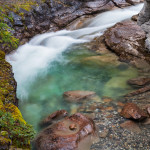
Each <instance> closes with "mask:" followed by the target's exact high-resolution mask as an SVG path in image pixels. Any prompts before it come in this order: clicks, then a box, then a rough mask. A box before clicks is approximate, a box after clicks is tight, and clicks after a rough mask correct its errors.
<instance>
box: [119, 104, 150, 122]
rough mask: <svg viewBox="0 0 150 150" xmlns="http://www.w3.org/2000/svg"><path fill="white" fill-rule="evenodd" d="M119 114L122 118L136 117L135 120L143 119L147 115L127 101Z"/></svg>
mask: <svg viewBox="0 0 150 150" xmlns="http://www.w3.org/2000/svg"><path fill="white" fill-rule="evenodd" d="M120 114H121V116H123V117H124V118H132V119H136V120H137V119H144V118H147V117H148V115H147V114H146V113H145V112H144V111H143V110H142V109H140V108H139V107H138V106H137V105H136V104H134V103H127V104H126V105H125V106H124V107H123V109H122V111H121V113H120Z"/></svg>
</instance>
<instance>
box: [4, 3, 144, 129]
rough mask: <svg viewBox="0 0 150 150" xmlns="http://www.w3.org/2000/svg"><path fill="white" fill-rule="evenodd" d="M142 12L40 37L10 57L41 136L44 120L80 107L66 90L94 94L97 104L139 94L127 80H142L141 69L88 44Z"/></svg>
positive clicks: (23, 104) (27, 115)
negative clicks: (105, 98) (65, 95)
mask: <svg viewBox="0 0 150 150" xmlns="http://www.w3.org/2000/svg"><path fill="white" fill-rule="evenodd" d="M142 7H143V4H139V5H136V6H132V7H128V8H124V9H116V10H112V11H109V12H104V13H101V14H100V15H97V16H96V17H94V18H92V19H89V20H88V21H87V23H86V24H85V26H84V27H83V28H81V29H77V30H73V31H69V30H61V31H57V32H50V33H44V34H41V35H36V36H35V37H33V38H32V39H31V40H30V41H29V42H28V43H26V44H24V45H22V46H20V47H19V48H18V49H17V50H16V51H15V52H14V53H12V54H9V55H7V56H6V59H7V61H8V62H9V63H10V64H11V65H12V67H13V72H14V75H15V79H16V81H17V96H18V98H19V100H20V101H19V108H20V110H21V112H22V114H23V117H24V119H25V120H26V121H27V122H28V123H30V124H31V125H33V126H34V128H35V130H36V131H37V132H39V131H40V128H39V123H40V121H41V119H42V118H43V117H45V116H47V115H48V114H50V113H52V112H54V111H56V110H60V109H65V110H67V111H68V112H70V113H73V111H74V110H75V109H76V108H77V107H78V105H80V104H76V103H68V102H66V101H65V100H64V99H63V93H64V92H66V91H70V90H86V91H94V92H96V95H97V96H96V97H95V98H94V100H95V101H99V102H100V101H101V98H102V97H103V96H108V97H111V98H113V99H114V100H115V99H118V98H120V97H121V96H123V95H124V94H126V93H128V92H130V91H132V90H133V88H132V87H130V86H129V85H127V84H126V81H127V80H129V79H131V78H134V77H136V76H137V70H136V69H135V68H133V67H132V66H129V65H127V64H126V63H123V62H119V61H117V60H115V56H113V55H112V56H111V57H114V60H115V61H114V60H109V58H110V57H109V55H108V54H99V55H97V54H96V53H95V52H93V51H90V50H89V49H88V47H87V45H88V43H89V42H90V41H91V40H92V39H93V38H95V37H97V36H100V35H102V34H103V32H104V31H105V30H106V29H107V28H108V27H111V26H113V25H114V24H116V23H117V22H120V21H122V20H125V19H129V18H131V17H132V16H133V15H136V14H138V13H139V12H140V10H141V9H142ZM95 56H99V59H97V57H95Z"/></svg>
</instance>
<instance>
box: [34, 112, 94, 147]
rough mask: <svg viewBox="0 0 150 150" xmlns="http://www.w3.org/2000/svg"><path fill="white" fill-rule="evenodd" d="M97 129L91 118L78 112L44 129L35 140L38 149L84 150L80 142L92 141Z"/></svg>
mask: <svg viewBox="0 0 150 150" xmlns="http://www.w3.org/2000/svg"><path fill="white" fill-rule="evenodd" d="M95 130H96V128H95V124H94V122H93V121H92V120H91V119H90V118H88V117H86V116H84V115H82V114H80V113H76V114H74V115H72V116H70V117H65V118H64V119H63V120H61V121H59V122H56V123H54V124H52V125H51V126H48V127H47V128H46V129H44V130H43V131H42V132H41V133H40V134H39V135H38V137H37V138H36V140H35V145H36V150H62V149H64V150H77V149H78V150H83V149H79V147H78V146H79V144H80V142H84V140H85V143H84V144H88V143H91V140H92V137H93V136H95ZM87 137H90V138H89V139H87ZM91 144H92V143H91ZM89 148H90V146H89ZM89 148H87V149H86V150H88V149H89Z"/></svg>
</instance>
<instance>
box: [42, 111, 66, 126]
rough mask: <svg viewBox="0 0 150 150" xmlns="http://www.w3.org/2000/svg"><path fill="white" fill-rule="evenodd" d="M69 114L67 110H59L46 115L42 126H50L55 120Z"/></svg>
mask: <svg viewBox="0 0 150 150" xmlns="http://www.w3.org/2000/svg"><path fill="white" fill-rule="evenodd" d="M67 115H68V112H67V111H66V110H58V111H56V112H54V113H52V114H51V115H49V116H48V117H46V118H45V119H44V120H43V121H42V122H41V123H40V126H48V125H50V124H52V123H53V121H58V120H60V119H62V118H64V117H66V116H67Z"/></svg>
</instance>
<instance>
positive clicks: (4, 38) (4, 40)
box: [0, 22, 19, 48]
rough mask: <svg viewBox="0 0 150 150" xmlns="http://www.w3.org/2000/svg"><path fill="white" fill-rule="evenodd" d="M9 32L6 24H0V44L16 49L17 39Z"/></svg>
mask: <svg viewBox="0 0 150 150" xmlns="http://www.w3.org/2000/svg"><path fill="white" fill-rule="evenodd" d="M10 30H12V29H11V28H10V27H8V25H7V24H6V23H2V22H0V43H1V44H3V45H4V46H6V45H7V46H9V47H13V48H17V47H18V44H19V39H17V38H15V37H14V36H13V35H12V33H11V32H10Z"/></svg>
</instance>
